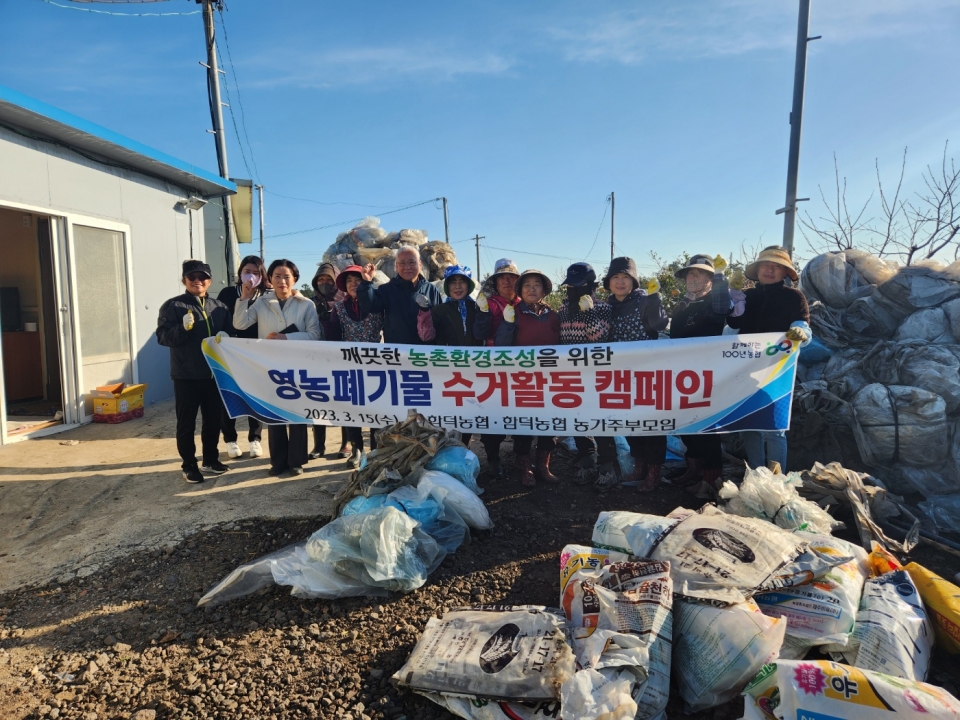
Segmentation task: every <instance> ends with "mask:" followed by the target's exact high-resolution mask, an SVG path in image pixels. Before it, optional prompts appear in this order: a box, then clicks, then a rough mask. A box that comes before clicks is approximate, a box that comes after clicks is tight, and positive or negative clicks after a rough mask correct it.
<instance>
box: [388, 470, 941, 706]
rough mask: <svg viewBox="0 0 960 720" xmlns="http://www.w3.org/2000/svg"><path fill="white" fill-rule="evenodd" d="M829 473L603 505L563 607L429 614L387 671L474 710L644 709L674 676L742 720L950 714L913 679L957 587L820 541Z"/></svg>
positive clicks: (571, 566) (923, 671)
mask: <svg viewBox="0 0 960 720" xmlns="http://www.w3.org/2000/svg"><path fill="white" fill-rule="evenodd" d="M840 470H842V468H839V466H838V467H832V468H824V467H822V466H821V467H820V468H815V469H814V470H813V471H812V479H809V480H808V479H806V478H803V479H801V478H800V477H799V476H797V475H796V474H790V475H782V474H779V473H771V472H769V471H766V470H764V471H762V472H761V471H749V472H748V475H747V477H746V479H745V481H744V483H743V484H742V485H741V486H740V487H736V486H732V485H731V486H730V487H726V488H724V490H723V492H722V493H721V497H723V496H725V499H726V501H727V502H726V504H725V505H724V506H722V507H717V506H715V505H712V504H708V505H704V506H703V507H702V508H700V510H698V511H693V510H688V509H685V508H677V509H676V510H674V511H673V512H671V513H670V514H669V515H666V516H657V515H648V514H643V513H633V512H624V511H611V512H602V513H600V515H599V517H598V518H597V521H596V523H595V524H594V528H593V535H592V538H591V544H590V545H568V546H566V547H565V548H564V549H563V552H562V553H561V555H560V583H559V587H560V596H559V607H557V608H548V607H539V606H537V607H533V606H518V607H504V606H484V605H476V606H473V607H468V608H458V609H454V610H452V611H450V612H447V613H446V614H445V615H444V616H443V617H442V618H433V619H431V620H430V621H429V623H428V625H427V627H426V630H425V631H424V633H423V635H422V637H421V638H420V641H419V642H418V644H417V646H416V647H415V648H414V650H413V653H412V654H411V655H410V657H409V658H408V660H407V662H406V664H405V665H404V666H403V667H402V668H401V669H400V670H399V671H398V672H397V673H396V674H395V675H394V676H393V678H392V681H393V682H394V683H395V684H396V685H397V686H399V687H404V688H407V689H410V690H412V691H414V692H416V693H419V694H421V695H424V696H425V697H427V698H429V699H430V700H432V701H433V702H435V703H437V704H438V705H441V706H443V707H444V708H446V709H447V710H449V711H450V712H451V713H453V714H455V715H457V716H459V717H463V718H469V719H472V720H506V719H507V718H514V719H516V718H521V719H524V720H526V719H530V720H533V719H534V718H538V717H544V716H547V717H554V718H557V717H559V718H563V719H564V720H573V719H574V718H576V719H577V720H601V719H602V720H615V719H620V718H622V719H623V720H627V719H631V720H632V719H634V718H639V719H643V720H646V719H651V720H657V719H660V718H665V712H666V707H667V701H668V699H669V696H670V688H671V680H672V682H673V686H674V687H675V688H676V689H677V690H678V691H679V695H680V697H681V698H682V700H683V702H684V705H685V709H686V710H687V711H688V712H692V711H699V710H705V709H709V708H713V707H718V706H720V705H722V704H724V703H727V702H729V701H731V700H732V699H734V698H735V697H736V696H737V695H740V694H743V695H744V697H745V718H747V719H752V720H786V719H787V718H789V720H794V718H799V717H809V718H873V717H877V715H876V714H875V713H876V711H877V709H878V708H880V709H883V710H884V711H888V712H889V711H892V712H894V713H896V714H897V717H903V718H916V719H917V720H919V719H920V718H924V719H927V720H933V719H934V718H957V717H960V702H958V701H957V700H956V699H955V698H954V697H953V696H952V695H950V694H949V693H948V692H946V691H945V690H943V689H942V688H939V687H935V686H932V685H929V684H927V683H926V682H925V681H926V678H927V673H928V670H929V668H930V661H931V657H932V654H933V650H934V646H935V644H937V645H940V646H941V648H942V649H943V650H944V651H946V652H948V653H957V652H960V643H958V640H957V638H958V637H960V588H958V587H957V586H956V585H953V584H952V583H950V582H948V581H946V580H944V579H943V578H940V577H938V576H937V575H935V574H934V573H932V572H930V571H929V570H927V569H926V568H924V567H922V566H920V565H917V564H916V563H911V564H909V565H907V566H906V567H903V566H901V565H900V563H899V562H898V560H897V559H896V557H895V556H894V555H893V554H891V553H890V552H888V551H887V550H886V549H885V548H884V546H883V545H882V544H880V543H878V542H876V541H874V540H870V539H868V540H867V544H868V546H869V547H870V552H868V551H867V550H865V549H864V548H861V547H859V546H857V545H856V544H854V543H851V542H849V541H846V540H843V539H841V538H839V537H835V536H833V535H832V534H831V531H832V530H833V529H835V528H840V527H842V524H841V523H838V522H836V521H835V520H834V519H833V518H832V516H831V515H830V514H829V513H827V512H825V511H824V510H823V509H822V508H821V507H819V506H818V505H817V504H816V503H813V502H812V501H810V500H809V499H808V498H804V497H802V496H801V495H800V492H799V491H800V490H801V489H803V488H804V486H805V484H807V483H811V484H812V486H813V488H814V489H818V490H824V489H826V490H825V492H826V491H830V490H832V491H833V492H839V491H840V490H841V489H843V492H850V493H856V492H857V491H858V484H857V481H858V480H860V478H859V477H858V476H857V474H856V473H854V476H853V477H852V478H847V477H846V476H844V475H843V474H842V473H840V472H839V471H840ZM778 485H779V487H778ZM862 494H864V495H869V493H862ZM826 495H827V496H830V492H826ZM858 502H859V503H860V505H861V507H862V513H863V515H864V518H863V520H864V522H863V523H862V525H861V523H860V522H859V521H858V530H862V529H863V528H866V530H864V532H866V533H867V535H868V536H869V535H870V532H871V529H870V528H872V527H875V523H873V518H872V516H871V509H870V506H871V503H870V500H869V498H867V499H865V500H864V499H860V500H858ZM868 521H869V522H868ZM871 523H873V524H872V525H871ZM876 531H877V532H878V533H880V530H879V528H876ZM881 535H882V533H881ZM808 656H810V657H811V659H810V660H807V659H806V658H807V657H808ZM871 713H874V714H871Z"/></svg>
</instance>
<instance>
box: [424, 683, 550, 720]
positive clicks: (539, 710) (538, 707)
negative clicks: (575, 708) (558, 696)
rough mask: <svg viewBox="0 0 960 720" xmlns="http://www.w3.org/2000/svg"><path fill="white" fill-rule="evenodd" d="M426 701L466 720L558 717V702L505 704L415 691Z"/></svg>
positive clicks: (544, 719) (504, 702) (517, 719)
mask: <svg viewBox="0 0 960 720" xmlns="http://www.w3.org/2000/svg"><path fill="white" fill-rule="evenodd" d="M415 692H416V693H417V694H418V695H423V696H424V697H425V698H427V699H428V700H430V701H432V702H435V703H436V704H437V705H439V706H440V707H442V708H446V709H447V710H449V711H450V712H451V713H453V714H454V715H456V716H457V717H461V718H466V719H467V720H546V718H558V717H560V701H559V700H538V701H536V702H506V701H504V700H487V699H485V698H463V697H456V696H455V695H441V694H440V693H432V692H423V691H421V690H416V691H415Z"/></svg>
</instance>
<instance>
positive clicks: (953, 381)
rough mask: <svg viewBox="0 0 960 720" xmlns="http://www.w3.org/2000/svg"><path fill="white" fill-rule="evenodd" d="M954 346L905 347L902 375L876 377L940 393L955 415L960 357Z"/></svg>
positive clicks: (959, 397) (959, 391)
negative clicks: (959, 357)
mask: <svg viewBox="0 0 960 720" xmlns="http://www.w3.org/2000/svg"><path fill="white" fill-rule="evenodd" d="M911 317H912V316H911ZM953 349H954V348H948V347H943V346H941V345H914V344H910V345H908V346H905V347H901V348H900V349H899V352H898V353H897V355H898V358H899V369H898V370H899V372H898V373H897V375H898V377H897V378H896V379H894V378H889V379H883V378H876V380H877V382H881V383H883V382H886V383H887V384H896V385H912V386H914V387H918V388H922V389H924V390H926V391H928V392H932V393H936V394H937V395H939V396H940V397H942V398H943V401H944V403H946V406H947V414H948V415H952V414H954V413H955V412H956V411H957V410H958V409H960V360H958V359H957V356H956V355H955V354H954V352H953Z"/></svg>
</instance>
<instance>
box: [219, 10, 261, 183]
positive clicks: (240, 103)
mask: <svg viewBox="0 0 960 720" xmlns="http://www.w3.org/2000/svg"><path fill="white" fill-rule="evenodd" d="M220 28H221V29H222V30H223V44H224V45H225V46H226V48H227V59H228V60H229V61H230V73H231V75H232V76H233V87H234V88H235V89H236V91H237V105H238V106H239V108H240V125H241V126H243V136H244V137H245V138H246V140H247V150H249V151H250V162H251V163H252V164H253V172H254V177H255V178H256V180H257V183H258V184H260V168H258V167H257V159H256V158H255V157H254V156H253V144H252V143H251V142H250V135H249V134H248V133H247V116H246V114H245V113H244V112H243V98H241V97H240V81H239V80H238V79H237V68H236V67H235V66H234V64H233V53H231V52H230V38H229V37H228V36H227V24H226V23H225V22H224V19H223V6H222V5H221V6H220ZM218 51H219V48H218ZM220 62H221V64H223V60H222V59H221V61H220ZM229 94H230V93H229V91H228V92H227V95H229ZM230 117H231V118H233V108H232V107H231V108H230ZM233 129H234V132H236V130H237V121H236V118H233ZM237 143H240V133H237ZM241 154H243V152H242V151H241ZM244 164H246V157H244ZM247 172H248V173H249V172H250V168H247Z"/></svg>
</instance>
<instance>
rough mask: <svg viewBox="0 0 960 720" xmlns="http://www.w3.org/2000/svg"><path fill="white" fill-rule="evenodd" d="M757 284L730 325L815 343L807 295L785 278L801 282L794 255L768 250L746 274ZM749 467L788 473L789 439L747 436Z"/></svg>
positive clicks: (777, 434) (776, 434)
mask: <svg viewBox="0 0 960 720" xmlns="http://www.w3.org/2000/svg"><path fill="white" fill-rule="evenodd" d="M743 274H744V275H745V276H746V277H747V279H748V280H753V281H754V282H756V283H757V285H756V286H755V287H752V288H750V289H749V290H747V291H746V292H745V293H744V302H743V305H742V311H741V312H737V311H738V310H740V308H739V307H738V308H737V310H735V311H734V312H733V313H732V314H731V316H730V317H729V318H727V325H729V326H730V327H732V328H734V329H735V330H739V331H740V334H741V335H747V334H752V333H764V332H782V333H786V335H787V338H788V339H790V340H793V341H794V342H796V343H798V344H799V346H800V347H801V348H802V347H805V346H806V345H809V344H810V341H811V340H812V339H813V333H812V332H811V330H810V309H809V307H808V306H807V299H806V298H805V297H804V296H803V293H802V292H800V291H799V290H797V289H796V288H793V287H787V285H786V282H785V278H790V279H791V280H792V281H793V282H797V279H798V276H797V270H796V268H794V266H793V260H791V259H790V254H789V253H788V252H787V251H786V250H784V249H783V248H782V247H780V246H779V245H771V246H770V247H766V248H764V249H763V250H762V251H761V252H760V255H759V256H758V257H757V259H756V260H755V261H754V262H752V263H750V264H749V265H747V267H746V269H745V270H744V273H743ZM740 435H741V437H742V438H743V446H744V450H746V452H747V463H748V464H749V465H750V467H752V468H757V467H764V466H771V465H773V463H775V462H776V463H779V465H780V468H781V470H783V471H784V472H786V470H787V435H786V433H785V432H784V431H783V430H768V431H766V432H743V433H740Z"/></svg>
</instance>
